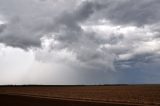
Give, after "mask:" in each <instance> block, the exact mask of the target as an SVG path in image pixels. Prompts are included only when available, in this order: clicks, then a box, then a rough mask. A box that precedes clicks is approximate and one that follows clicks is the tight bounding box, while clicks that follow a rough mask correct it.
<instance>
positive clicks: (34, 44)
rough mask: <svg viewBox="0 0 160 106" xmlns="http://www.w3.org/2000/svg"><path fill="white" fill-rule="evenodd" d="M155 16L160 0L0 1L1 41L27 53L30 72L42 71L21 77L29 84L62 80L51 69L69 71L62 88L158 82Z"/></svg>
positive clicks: (159, 41)
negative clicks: (73, 85)
mask: <svg viewBox="0 0 160 106" xmlns="http://www.w3.org/2000/svg"><path fill="white" fill-rule="evenodd" d="M159 14H160V2H159V0H67V1H66V0H12V1H10V0H1V1H0V43H1V44H2V45H3V48H13V49H14V48H15V49H20V50H22V51H23V50H24V52H27V53H28V52H29V51H32V53H33V54H34V55H32V56H33V57H34V59H32V61H34V62H33V65H32V66H31V68H30V70H32V71H33V70H40V69H39V68H37V67H45V68H42V69H43V70H41V71H39V72H40V73H42V74H41V75H39V76H38V75H37V73H38V71H36V72H35V71H33V72H32V71H29V72H28V73H27V74H25V75H26V76H30V77H29V78H30V79H34V77H35V76H37V79H36V80H35V82H34V81H33V83H40V82H42V83H45V82H48V83H49V84H52V83H54V84H55V83H56V84H57V83H58V82H59V81H60V82H61V80H62V79H60V78H58V79H57V80H58V81H57V82H56V81H55V80H56V78H55V79H54V78H53V79H52V75H53V76H55V75H54V74H55V73H54V72H55V71H53V70H57V71H59V72H60V73H61V74H65V73H67V72H68V73H70V74H67V75H66V77H70V78H69V79H70V80H68V82H65V84H66V83H69V82H70V81H72V80H74V79H76V82H71V83H87V84H89V83H138V82H139V83H145V82H148V83H154V82H155V83H157V82H160V79H158V77H159V75H160V74H159V73H160V72H159V71H158V69H159V65H160V59H159V58H160V15H159ZM13 51H14V50H13ZM0 52H2V51H0ZM32 56H31V57H32ZM1 63H3V61H2V62H1ZM53 66H54V67H53ZM65 69H66V71H65ZM7 70H9V69H7ZM28 70H29V69H28ZM45 70H49V71H47V72H46V71H45ZM32 73H33V74H32ZM71 73H72V74H71ZM137 74H138V75H137ZM150 74H152V75H151V76H152V77H154V78H153V80H152V81H148V79H147V77H148V76H149V75H150ZM43 75H44V76H45V77H44V78H48V79H47V80H45V79H44V80H42V81H40V82H38V79H41V78H42V77H41V76H43ZM131 75H135V79H134V78H133V79H130V77H129V76H131ZM136 75H137V76H136ZM59 76H60V75H59ZM93 76H94V77H93ZM124 76H125V77H126V78H125V77H124ZM100 77H101V78H100ZM136 78H137V79H138V80H139V81H137V80H136ZM66 80H67V79H66ZM36 81H37V82H36ZM85 81H86V82H85ZM26 82H27V80H26ZM31 82H32V81H31ZM22 83H23V82H22ZM61 83H62V82H61ZM71 83H69V84H71Z"/></svg>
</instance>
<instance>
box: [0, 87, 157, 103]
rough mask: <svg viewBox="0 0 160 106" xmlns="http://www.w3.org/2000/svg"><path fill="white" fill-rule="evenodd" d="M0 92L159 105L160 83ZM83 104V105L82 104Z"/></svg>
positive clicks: (28, 88) (33, 88) (0, 88)
mask: <svg viewBox="0 0 160 106" xmlns="http://www.w3.org/2000/svg"><path fill="white" fill-rule="evenodd" d="M0 94H12V95H25V96H27V97H29V96H36V97H42V98H50V99H51V98H52V99H54V98H57V99H58V100H60V99H61V100H65V99H68V100H69V101H72V103H73V101H77V100H80V101H84V102H85V101H89V102H96V103H118V104H119V103H120V104H130V105H131V104H133V105H135V104H139V105H145V106H146V105H156V106H160V85H128V86H127V85H126V86H120V85H119V86H61V87H60V86H57V87H56V86H55V87H54V86H37V87H36V86H28V87H27V86H26V87H0ZM3 96H4V95H3ZM1 98H3V97H2V95H1V96H0V102H2V99H1ZM8 98H9V97H8ZM57 99H56V100H57ZM54 100H55V99H54ZM3 101H5V100H3ZM85 103H86V102H85ZM56 106H61V105H56ZM74 106H75V105H74ZM76 106H78V105H76ZM79 106H80V105H79ZM81 106H82V105H81ZM83 106H85V105H84V104H83ZM86 106H87V105H86ZM92 106H93V105H92ZM95 106H100V105H95Z"/></svg>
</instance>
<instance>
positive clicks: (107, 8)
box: [93, 0, 160, 26]
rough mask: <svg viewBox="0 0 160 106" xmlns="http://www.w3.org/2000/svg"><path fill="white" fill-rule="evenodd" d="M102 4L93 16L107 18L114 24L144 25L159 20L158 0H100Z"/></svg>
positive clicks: (159, 3)
mask: <svg viewBox="0 0 160 106" xmlns="http://www.w3.org/2000/svg"><path fill="white" fill-rule="evenodd" d="M94 2H98V3H99V4H101V5H102V6H103V9H102V10H101V12H97V14H95V16H94V17H93V18H96V17H98V18H99V17H101V18H106V19H109V20H110V21H111V22H112V23H115V24H120V25H121V24H125V25H129V24H131V25H138V26H142V25H146V24H153V23H157V22H159V20H160V15H159V14H160V11H159V6H160V1H159V0H100V1H96V0H94Z"/></svg>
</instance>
